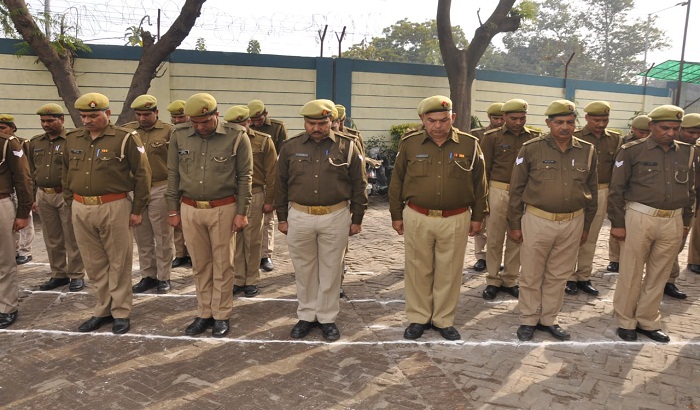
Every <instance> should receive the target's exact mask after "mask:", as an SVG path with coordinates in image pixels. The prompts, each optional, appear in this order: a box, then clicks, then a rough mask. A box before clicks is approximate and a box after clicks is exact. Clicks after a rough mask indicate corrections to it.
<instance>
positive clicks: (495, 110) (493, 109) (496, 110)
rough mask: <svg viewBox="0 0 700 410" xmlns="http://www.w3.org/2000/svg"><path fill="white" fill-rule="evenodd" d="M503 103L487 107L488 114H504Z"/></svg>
mask: <svg viewBox="0 0 700 410" xmlns="http://www.w3.org/2000/svg"><path fill="white" fill-rule="evenodd" d="M503 105H504V104H503V103H493V104H491V105H489V108H487V109H486V114H488V115H503Z"/></svg>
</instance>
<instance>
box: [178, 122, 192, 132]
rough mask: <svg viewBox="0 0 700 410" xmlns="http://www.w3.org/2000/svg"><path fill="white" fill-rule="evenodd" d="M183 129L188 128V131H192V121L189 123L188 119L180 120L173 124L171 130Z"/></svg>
mask: <svg viewBox="0 0 700 410" xmlns="http://www.w3.org/2000/svg"><path fill="white" fill-rule="evenodd" d="M183 130H189V132H190V133H194V128H193V127H192V123H190V122H189V121H187V122H181V123H179V124H175V125H173V132H175V131H183Z"/></svg>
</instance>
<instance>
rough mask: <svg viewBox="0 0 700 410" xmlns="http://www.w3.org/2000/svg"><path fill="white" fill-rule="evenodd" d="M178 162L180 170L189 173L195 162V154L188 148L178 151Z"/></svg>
mask: <svg viewBox="0 0 700 410" xmlns="http://www.w3.org/2000/svg"><path fill="white" fill-rule="evenodd" d="M177 162H178V169H179V171H180V172H184V173H189V172H190V171H191V168H192V166H193V164H194V154H192V153H191V152H190V151H188V150H180V151H178V153H177Z"/></svg>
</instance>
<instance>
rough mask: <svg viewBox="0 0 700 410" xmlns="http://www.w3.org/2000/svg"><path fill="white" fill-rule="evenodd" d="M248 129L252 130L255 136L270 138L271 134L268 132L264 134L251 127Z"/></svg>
mask: <svg viewBox="0 0 700 410" xmlns="http://www.w3.org/2000/svg"><path fill="white" fill-rule="evenodd" d="M250 131H252V132H253V135H255V136H257V137H262V138H270V139H272V136H271V135H270V134H265V133H264V132H260V131H256V130H254V129H252V128H251V129H250Z"/></svg>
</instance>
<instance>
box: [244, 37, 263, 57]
mask: <svg viewBox="0 0 700 410" xmlns="http://www.w3.org/2000/svg"><path fill="white" fill-rule="evenodd" d="M246 51H247V52H248V54H260V51H261V48H260V42H259V41H258V40H250V41H249V42H248V48H247V49H246Z"/></svg>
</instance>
